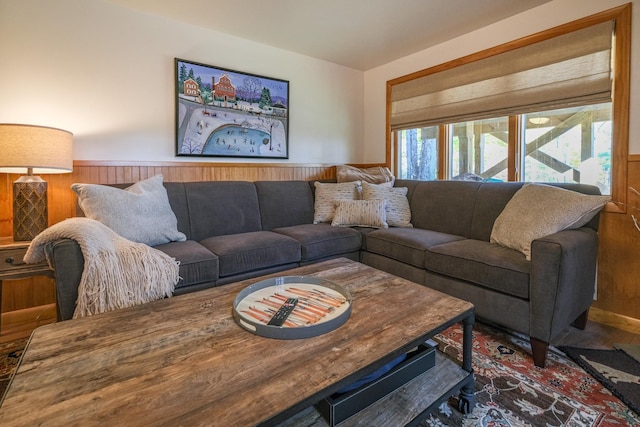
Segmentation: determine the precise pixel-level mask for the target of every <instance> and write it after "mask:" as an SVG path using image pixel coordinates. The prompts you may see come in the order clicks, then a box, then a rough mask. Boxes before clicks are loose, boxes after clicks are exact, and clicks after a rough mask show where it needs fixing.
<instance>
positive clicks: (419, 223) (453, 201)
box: [396, 181, 490, 237]
mask: <svg viewBox="0 0 640 427" xmlns="http://www.w3.org/2000/svg"><path fill="white" fill-rule="evenodd" d="M396 185H402V184H401V182H400V183H398V184H396ZM480 185H482V184H481V183H479V182H467V181H423V182H420V183H418V184H417V185H416V186H415V188H414V189H413V192H412V194H411V200H410V202H409V205H410V206H411V223H412V224H413V226H414V227H417V228H424V229H427V230H433V231H438V232H440V233H448V234H455V235H457V236H463V237H470V236H471V229H472V226H471V224H472V220H473V215H474V209H475V206H476V199H477V197H478V188H479V187H480ZM489 231H490V230H489Z"/></svg>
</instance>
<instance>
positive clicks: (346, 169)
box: [336, 165, 396, 187]
mask: <svg viewBox="0 0 640 427" xmlns="http://www.w3.org/2000/svg"><path fill="white" fill-rule="evenodd" d="M395 179H396V178H395V177H394V176H393V174H392V173H391V171H390V170H389V168H386V167H381V166H374V167H372V168H364V169H363V168H357V167H355V166H349V165H338V166H336V181H338V182H351V181H362V182H370V183H372V184H384V185H387V186H389V187H393V183H394V181H395Z"/></svg>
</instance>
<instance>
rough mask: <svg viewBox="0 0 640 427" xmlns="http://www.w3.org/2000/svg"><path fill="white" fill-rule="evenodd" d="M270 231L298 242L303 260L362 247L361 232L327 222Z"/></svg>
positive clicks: (356, 249) (344, 252)
mask: <svg viewBox="0 0 640 427" xmlns="http://www.w3.org/2000/svg"><path fill="white" fill-rule="evenodd" d="M272 231H273V232H274V233H279V234H283V235H285V236H288V237H290V238H292V239H295V240H296V241H297V242H299V243H300V246H301V260H302V261H303V262H306V261H310V260H314V259H321V258H327V257H331V256H334V255H340V254H346V253H350V252H354V251H359V250H360V248H361V247H362V233H360V232H359V231H357V230H355V229H352V228H346V227H332V226H331V225H330V224H327V223H321V224H302V225H294V226H291V227H282V228H275V229H273V230H272Z"/></svg>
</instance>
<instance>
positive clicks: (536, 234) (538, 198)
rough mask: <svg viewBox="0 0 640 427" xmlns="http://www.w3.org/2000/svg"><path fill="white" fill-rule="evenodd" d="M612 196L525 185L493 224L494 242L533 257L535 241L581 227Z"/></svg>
mask: <svg viewBox="0 0 640 427" xmlns="http://www.w3.org/2000/svg"><path fill="white" fill-rule="evenodd" d="M609 199H610V198H609V196H593V195H586V194H581V193H578V192H575V191H571V190H565V189H563V188H558V187H553V186H551V185H544V184H525V185H523V186H522V188H520V190H518V191H517V192H516V193H515V194H514V195H513V197H512V198H511V200H510V201H509V202H508V203H507V205H506V206H505V207H504V210H503V211H502V213H500V215H499V216H498V218H497V219H496V221H495V223H494V224H493V230H492V231H491V242H493V243H498V244H500V245H502V246H506V247H509V248H512V249H516V250H518V251H520V252H522V253H523V254H524V255H525V257H526V258H527V259H528V260H531V242H532V241H534V240H536V239H539V238H541V237H544V236H548V235H550V234H554V233H557V232H559V231H562V230H566V229H573V228H579V227H582V226H583V225H585V224H586V223H587V222H589V221H590V220H591V218H593V217H594V216H595V215H596V214H597V213H598V212H599V211H600V209H602V208H603V207H604V205H605V204H606V203H607V202H608V201H609Z"/></svg>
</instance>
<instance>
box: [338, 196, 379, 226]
mask: <svg viewBox="0 0 640 427" xmlns="http://www.w3.org/2000/svg"><path fill="white" fill-rule="evenodd" d="M385 205H386V202H385V201H384V200H338V201H336V212H335V215H334V217H333V221H332V222H331V225H333V226H334V227H371V228H388V227H389V226H388V225H387V223H386V221H385V216H386V211H385Z"/></svg>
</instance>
